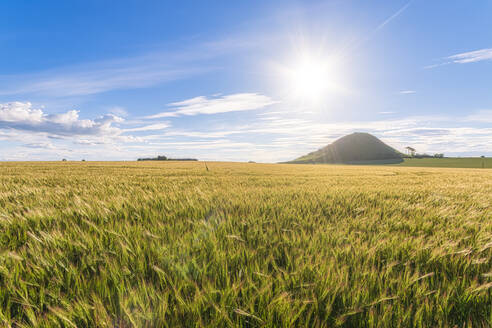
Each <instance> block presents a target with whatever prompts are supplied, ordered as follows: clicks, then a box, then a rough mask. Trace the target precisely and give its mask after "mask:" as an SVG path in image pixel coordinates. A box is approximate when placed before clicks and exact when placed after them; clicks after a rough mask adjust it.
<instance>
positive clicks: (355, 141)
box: [288, 132, 402, 164]
mask: <svg viewBox="0 0 492 328" xmlns="http://www.w3.org/2000/svg"><path fill="white" fill-rule="evenodd" d="M401 161H402V154H401V153H400V152H398V151H397V150H395V149H394V148H392V147H390V146H388V145H387V144H385V143H384V142H382V141H381V140H379V139H378V138H376V137H375V136H373V135H371V134H369V133H360V132H356V133H352V134H349V135H346V136H344V137H342V138H340V139H338V140H336V141H335V142H333V143H332V144H329V145H328V146H326V147H323V148H321V149H319V150H317V151H314V152H311V153H309V154H307V155H304V156H301V157H299V158H297V159H295V160H293V161H290V162H288V163H293V164H307V163H311V164H315V163H345V164H378V163H380V164H386V163H399V162H401Z"/></svg>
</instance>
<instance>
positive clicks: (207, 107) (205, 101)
mask: <svg viewBox="0 0 492 328" xmlns="http://www.w3.org/2000/svg"><path fill="white" fill-rule="evenodd" d="M276 103H278V102H277V101H274V100H272V99H271V98H270V97H267V96H264V95H261V94H257V93H236V94H231V95H227V96H218V97H204V96H201V97H195V98H191V99H187V100H184V101H179V102H175V103H171V104H169V105H168V106H169V107H171V111H168V112H163V113H159V114H155V115H151V116H147V117H146V118H149V119H152V118H161V117H176V116H182V115H188V116H189V115H199V114H218V113H227V112H237V111H246V110H256V109H262V108H265V107H267V106H270V105H273V104H276Z"/></svg>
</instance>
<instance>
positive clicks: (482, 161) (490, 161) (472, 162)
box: [398, 157, 492, 168]
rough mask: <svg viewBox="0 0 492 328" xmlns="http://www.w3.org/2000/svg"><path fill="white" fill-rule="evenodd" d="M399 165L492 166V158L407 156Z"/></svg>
mask: <svg viewBox="0 0 492 328" xmlns="http://www.w3.org/2000/svg"><path fill="white" fill-rule="evenodd" d="M398 165H400V166H419V167H455V168H482V167H483V168H492V158H490V157H488V158H480V157H462V158H458V157H450V158H405V161H404V162H402V163H400V164H398Z"/></svg>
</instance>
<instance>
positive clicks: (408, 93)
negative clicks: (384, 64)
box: [399, 90, 417, 95]
mask: <svg viewBox="0 0 492 328" xmlns="http://www.w3.org/2000/svg"><path fill="white" fill-rule="evenodd" d="M399 93H400V94H401V95H411V94H414V93H417V91H415V90H402V91H400V92H399Z"/></svg>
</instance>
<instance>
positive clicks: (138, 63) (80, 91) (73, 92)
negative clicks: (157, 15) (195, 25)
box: [0, 40, 255, 97]
mask: <svg viewBox="0 0 492 328" xmlns="http://www.w3.org/2000/svg"><path fill="white" fill-rule="evenodd" d="M254 44H255V43H254V42H252V41H251V42H247V40H245V41H243V42H233V41H232V40H224V41H220V40H219V41H216V42H205V43H197V44H195V45H192V46H183V47H180V48H178V49H176V50H172V51H155V52H152V53H146V54H142V55H136V56H133V57H125V58H114V59H110V60H105V61H100V62H93V63H81V64H77V65H70V66H65V67H56V68H53V69H48V70H44V71H39V72H34V73H30V74H16V75H0V96H1V95H4V96H5V95H8V96H12V95H42V96H48V97H73V96H84V95H91V94H98V93H103V92H107V91H111V90H121V89H136V88H145V87H150V86H154V85H157V84H160V83H165V82H169V81H175V80H180V79H185V78H188V77H191V76H195V75H198V74H202V73H206V72H210V71H213V70H217V69H218V67H216V66H214V65H213V64H211V63H210V60H211V59H216V58H220V56H223V55H227V54H231V53H234V52H235V51H244V48H245V47H252V46H254Z"/></svg>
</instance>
